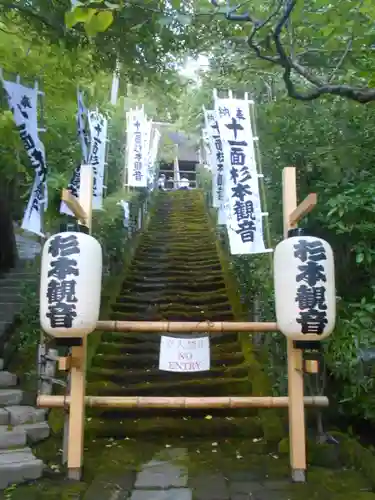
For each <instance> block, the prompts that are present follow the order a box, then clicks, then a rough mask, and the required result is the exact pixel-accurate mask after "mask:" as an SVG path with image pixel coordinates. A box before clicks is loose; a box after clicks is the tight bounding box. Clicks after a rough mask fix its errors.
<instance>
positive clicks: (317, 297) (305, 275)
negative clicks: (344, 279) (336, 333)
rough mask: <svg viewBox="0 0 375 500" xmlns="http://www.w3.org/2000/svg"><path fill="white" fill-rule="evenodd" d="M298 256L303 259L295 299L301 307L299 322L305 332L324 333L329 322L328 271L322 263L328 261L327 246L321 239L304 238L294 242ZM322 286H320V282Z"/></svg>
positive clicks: (302, 331)
mask: <svg viewBox="0 0 375 500" xmlns="http://www.w3.org/2000/svg"><path fill="white" fill-rule="evenodd" d="M293 248H294V257H295V258H297V259H298V260H300V261H301V262H302V264H301V265H299V266H298V267H297V269H298V272H297V274H296V282H297V283H301V284H300V286H299V287H298V288H297V294H296V297H295V302H296V303H297V306H298V309H299V316H298V317H297V318H296V321H297V323H299V324H300V325H301V333H303V334H309V333H310V334H316V335H321V334H322V333H324V328H325V326H326V325H327V323H328V320H327V304H326V287H325V286H324V283H326V281H327V278H326V273H325V268H324V265H323V264H321V263H320V262H324V261H326V260H327V255H326V251H325V248H324V246H323V244H322V242H321V240H318V239H317V240H315V241H311V240H306V239H300V240H299V241H298V243H297V244H296V245H293ZM319 283H320V284H321V285H320V286H317V285H318V284H319Z"/></svg>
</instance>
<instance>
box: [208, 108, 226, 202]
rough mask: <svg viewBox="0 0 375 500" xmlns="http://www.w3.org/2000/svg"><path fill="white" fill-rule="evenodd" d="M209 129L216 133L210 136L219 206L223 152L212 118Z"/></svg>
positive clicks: (221, 187) (221, 189) (215, 122)
mask: <svg viewBox="0 0 375 500" xmlns="http://www.w3.org/2000/svg"><path fill="white" fill-rule="evenodd" d="M210 116H212V115H210ZM211 128H212V129H213V130H215V131H216V132H215V135H212V139H213V141H214V146H215V150H216V169H217V173H216V175H217V177H216V193H217V199H218V202H219V204H220V203H221V202H223V195H224V193H223V184H224V182H223V171H224V152H223V144H222V142H221V138H220V134H219V125H218V123H217V121H216V120H215V119H214V117H213V116H212V122H211Z"/></svg>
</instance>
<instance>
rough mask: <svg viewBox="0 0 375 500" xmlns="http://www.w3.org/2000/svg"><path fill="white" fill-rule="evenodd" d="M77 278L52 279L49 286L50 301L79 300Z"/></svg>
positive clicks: (48, 296)
mask: <svg viewBox="0 0 375 500" xmlns="http://www.w3.org/2000/svg"><path fill="white" fill-rule="evenodd" d="M76 284H77V282H76V280H66V281H64V280H63V281H57V280H55V279H52V280H50V282H49V283H48V288H47V298H48V301H49V302H65V301H67V302H78V299H77V297H76Z"/></svg>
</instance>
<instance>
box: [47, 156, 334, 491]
mask: <svg viewBox="0 0 375 500" xmlns="http://www.w3.org/2000/svg"><path fill="white" fill-rule="evenodd" d="M92 181H93V174H92V167H91V166H89V165H84V166H82V167H81V189H80V198H79V201H78V200H77V199H76V198H74V197H73V196H72V195H71V194H70V193H69V192H68V191H66V190H64V191H63V196H62V199H63V200H64V201H65V202H66V203H67V205H68V206H69V208H70V209H71V210H72V211H73V213H74V215H75V217H76V218H77V219H78V220H79V221H80V222H81V223H83V224H85V225H86V226H88V228H89V231H90V233H91V220H92ZM282 184H283V220H284V238H286V237H287V235H288V230H289V229H292V228H295V227H296V226H297V223H298V222H299V220H300V219H301V218H303V217H304V216H305V215H306V214H308V213H309V212H310V211H311V210H312V208H313V207H314V206H315V205H316V203H317V197H316V194H310V195H309V196H307V198H306V199H305V200H304V201H303V202H302V203H300V204H299V205H298V206H297V189H296V169H295V168H294V167H286V168H284V170H283V182H282ZM97 329H98V330H101V331H111V332H114V331H116V332H149V333H151V332H155V333H156V332H159V333H166V332H174V333H182V332H184V333H193V332H194V333H195V332H205V333H219V332H220V333H224V332H226V333H227V332H248V333H251V332H276V331H278V327H277V324H276V323H272V322H269V323H252V322H209V321H203V322H200V323H196V322H167V321H160V322H153V321H98V323H97ZM86 351H87V338H83V339H82V343H81V345H80V346H75V347H72V349H71V355H70V356H68V357H60V358H59V369H60V370H63V371H67V372H68V373H69V375H70V394H69V395H67V396H53V395H52V396H49V395H39V396H38V398H37V405H38V406H39V407H40V408H67V409H68V410H69V431H68V440H67V462H68V464H67V465H68V477H69V478H70V479H76V480H80V479H81V474H82V462H83V447H84V421H85V406H86V405H87V406H91V407H106V408H249V407H262V408H266V407H277V408H286V407H287V408H288V412H289V439H290V465H291V476H292V480H293V481H295V482H304V481H305V480H306V432H305V406H328V398H327V397H325V396H310V397H304V386H303V373H304V371H306V372H310V373H316V372H317V371H318V367H317V363H310V365H307V363H306V364H305V365H304V363H303V352H302V350H301V349H298V348H296V346H295V343H294V341H293V340H290V339H287V358H288V361H287V362H288V396H286V397H252V396H249V397H232V396H228V397H204V398H203V397H202V398H198V397H106V396H86V394H85V387H86Z"/></svg>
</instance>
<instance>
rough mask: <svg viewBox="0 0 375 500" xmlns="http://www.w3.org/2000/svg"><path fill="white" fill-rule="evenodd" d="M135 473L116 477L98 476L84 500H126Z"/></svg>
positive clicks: (131, 487) (129, 472)
mask: <svg viewBox="0 0 375 500" xmlns="http://www.w3.org/2000/svg"><path fill="white" fill-rule="evenodd" d="M135 477H136V472H135V471H127V472H126V471H124V473H123V474H121V475H116V476H113V477H111V476H109V477H108V476H107V475H105V476H104V475H103V476H98V477H97V478H96V479H95V480H94V481H93V483H92V484H91V486H90V487H89V489H88V490H87V492H86V494H85V496H84V500H128V498H129V497H130V495H131V491H132V489H133V484H134V480H135Z"/></svg>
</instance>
